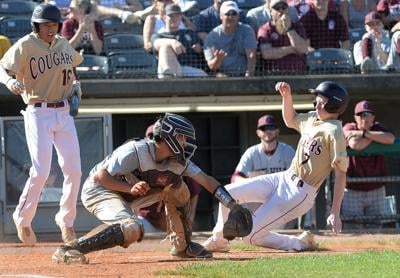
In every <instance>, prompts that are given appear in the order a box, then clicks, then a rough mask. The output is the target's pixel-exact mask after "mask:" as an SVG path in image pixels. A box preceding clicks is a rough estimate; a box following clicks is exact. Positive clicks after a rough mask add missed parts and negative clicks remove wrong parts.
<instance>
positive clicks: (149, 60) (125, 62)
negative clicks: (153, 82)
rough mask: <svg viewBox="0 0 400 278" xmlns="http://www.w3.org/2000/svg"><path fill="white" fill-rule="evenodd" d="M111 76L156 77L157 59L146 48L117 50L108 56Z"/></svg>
mask: <svg viewBox="0 0 400 278" xmlns="http://www.w3.org/2000/svg"><path fill="white" fill-rule="evenodd" d="M107 57H108V68H109V73H110V76H111V78H116V79H118V78H155V77H156V76H157V75H156V73H157V60H156V58H155V57H154V56H153V55H151V54H149V53H147V52H146V51H145V50H144V49H138V50H131V51H126V52H116V53H112V54H110V55H108V56H107Z"/></svg>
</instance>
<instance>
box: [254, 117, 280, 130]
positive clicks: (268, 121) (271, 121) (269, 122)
mask: <svg viewBox="0 0 400 278" xmlns="http://www.w3.org/2000/svg"><path fill="white" fill-rule="evenodd" d="M262 126H274V127H277V126H276V122H275V118H274V117H273V116H271V115H264V116H262V117H261V118H259V119H258V124H257V128H260V127H262Z"/></svg>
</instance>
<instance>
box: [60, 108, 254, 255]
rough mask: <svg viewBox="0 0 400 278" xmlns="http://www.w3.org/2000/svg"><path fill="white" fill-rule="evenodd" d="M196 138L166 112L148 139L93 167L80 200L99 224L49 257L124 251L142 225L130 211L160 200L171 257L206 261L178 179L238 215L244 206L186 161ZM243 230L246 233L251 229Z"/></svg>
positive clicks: (186, 192)
mask: <svg viewBox="0 0 400 278" xmlns="http://www.w3.org/2000/svg"><path fill="white" fill-rule="evenodd" d="M195 139H196V138H195V129H194V127H193V125H192V123H191V122H190V121H189V120H187V119H186V118H184V117H182V116H179V115H176V114H172V113H166V114H165V115H164V116H163V117H162V118H161V119H159V120H158V121H157V122H156V123H155V125H154V129H153V139H149V138H146V139H142V140H137V141H136V140H130V141H128V142H126V143H124V144H123V145H121V146H120V147H118V148H117V149H116V150H114V151H113V152H112V153H111V154H110V155H109V156H107V157H106V158H105V159H104V160H103V161H101V162H100V163H99V164H97V165H96V166H95V167H94V168H93V169H92V171H91V172H90V173H89V177H88V178H87V179H86V181H85V183H84V185H83V189H82V202H83V204H84V206H85V207H86V209H87V210H88V211H89V212H90V213H92V214H94V215H95V216H96V217H97V218H98V219H99V220H100V221H102V222H103V223H104V224H102V225H100V226H99V227H97V228H95V229H93V230H92V231H91V232H89V233H88V234H87V235H85V236H83V237H81V238H79V239H78V240H74V241H72V242H69V243H67V244H65V245H62V246H60V247H59V248H58V249H57V250H56V251H55V253H54V254H53V259H54V260H56V261H57V262H63V263H72V262H78V263H87V259H86V257H85V256H84V254H87V253H89V252H93V251H97V250H103V249H106V248H110V247H114V246H118V245H119V246H122V247H125V248H126V247H128V246H129V245H130V244H131V243H133V242H140V241H141V240H142V238H143V235H144V231H143V224H142V223H141V221H140V220H139V219H138V218H137V216H136V214H135V213H134V210H137V209H139V208H142V207H146V206H149V205H151V204H153V203H156V202H159V201H163V202H164V205H165V212H166V219H167V221H168V223H167V224H168V227H169V229H168V230H169V232H170V239H171V242H172V249H171V251H170V254H171V255H173V256H176V257H181V258H187V257H189V258H209V257H211V256H212V253H210V252H208V251H206V250H204V248H203V246H202V245H200V244H198V243H195V242H193V241H192V240H191V224H192V223H191V221H190V218H189V216H190V211H189V210H190V202H189V198H190V193H189V189H188V188H187V186H186V184H185V183H183V182H182V177H183V176H189V177H191V178H192V179H193V180H194V181H196V182H198V183H199V184H200V185H201V186H203V187H204V188H206V189H207V190H208V191H209V192H211V193H212V194H213V195H214V196H215V197H216V198H217V199H218V200H219V201H220V202H221V203H222V204H223V205H224V206H226V207H228V208H230V209H231V210H233V211H239V216H240V210H241V209H243V208H242V207H241V206H240V205H238V204H236V202H235V201H234V199H232V197H231V196H230V194H229V193H228V192H227V191H226V190H225V188H224V187H223V186H222V185H220V184H219V183H218V181H217V180H215V179H214V178H212V177H210V176H208V175H207V174H205V173H204V172H203V171H202V170H201V169H200V168H199V167H198V166H196V165H195V164H194V163H193V162H191V161H190V158H191V157H192V156H193V154H194V152H195V150H196V148H197V146H196V145H195V144H194V142H195ZM243 210H244V209H243ZM247 213H248V215H250V213H249V212H248V211H247ZM231 214H232V213H231ZM249 218H250V220H251V217H249ZM243 222H245V221H243ZM236 224H237V225H236ZM241 224H244V225H245V226H246V223H242V222H239V221H238V222H237V223H233V225H232V227H237V226H238V225H239V226H240V225H241ZM248 227H250V229H251V225H248ZM225 230H227V229H225ZM228 230H229V229H228ZM234 232H235V231H234ZM249 232H250V231H248V232H247V233H246V235H247V234H248V233H249Z"/></svg>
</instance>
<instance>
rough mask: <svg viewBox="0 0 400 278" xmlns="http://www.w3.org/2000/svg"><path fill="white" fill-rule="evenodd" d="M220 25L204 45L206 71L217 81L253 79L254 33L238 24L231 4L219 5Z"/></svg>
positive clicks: (237, 15)
mask: <svg viewBox="0 0 400 278" xmlns="http://www.w3.org/2000/svg"><path fill="white" fill-rule="evenodd" d="M220 18H221V21H222V24H221V25H219V26H217V27H215V28H214V29H213V30H212V31H211V32H210V33H209V34H208V35H207V37H206V40H205V42H204V56H205V58H206V61H207V64H208V67H209V68H210V69H211V70H212V71H214V72H215V73H216V76H217V77H224V76H253V75H254V71H255V66H256V49H257V41H256V37H255V34H254V31H253V29H252V28H251V27H250V26H249V25H247V24H243V23H240V22H239V7H238V6H237V4H236V2H234V1H225V2H223V3H222V5H221V9H220Z"/></svg>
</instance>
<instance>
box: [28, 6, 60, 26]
mask: <svg viewBox="0 0 400 278" xmlns="http://www.w3.org/2000/svg"><path fill="white" fill-rule="evenodd" d="M44 22H56V23H59V25H60V26H59V27H61V24H62V23H61V22H62V18H61V12H60V10H59V9H58V8H57V7H56V6H54V5H51V4H48V3H43V4H40V5H38V6H36V7H35V9H34V10H33V13H32V18H31V25H32V29H33V31H35V32H38V31H39V28H38V24H37V23H44ZM59 29H60V28H59Z"/></svg>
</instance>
